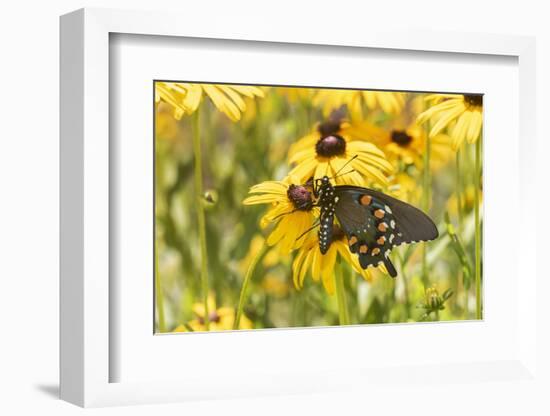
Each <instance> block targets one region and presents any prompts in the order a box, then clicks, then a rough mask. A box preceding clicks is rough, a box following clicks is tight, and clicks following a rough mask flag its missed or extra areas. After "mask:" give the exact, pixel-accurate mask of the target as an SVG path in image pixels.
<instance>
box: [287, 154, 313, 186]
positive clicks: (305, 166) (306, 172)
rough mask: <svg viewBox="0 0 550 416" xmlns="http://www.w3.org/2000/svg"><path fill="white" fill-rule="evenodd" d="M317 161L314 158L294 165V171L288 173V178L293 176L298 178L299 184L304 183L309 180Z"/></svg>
mask: <svg viewBox="0 0 550 416" xmlns="http://www.w3.org/2000/svg"><path fill="white" fill-rule="evenodd" d="M316 165H317V160H316V158H315V157H312V158H309V159H307V160H304V161H303V162H302V163H300V164H298V165H296V167H294V169H292V170H291V171H290V172H289V174H288V175H289V176H295V177H296V178H299V181H300V183H305V182H306V181H307V180H308V179H309V178H311V177H312V176H313V173H314V171H315V167H316Z"/></svg>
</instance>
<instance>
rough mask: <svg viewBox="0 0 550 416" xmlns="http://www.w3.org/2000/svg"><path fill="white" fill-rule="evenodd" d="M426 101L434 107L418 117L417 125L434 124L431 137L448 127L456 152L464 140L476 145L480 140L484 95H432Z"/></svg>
mask: <svg viewBox="0 0 550 416" xmlns="http://www.w3.org/2000/svg"><path fill="white" fill-rule="evenodd" d="M426 100H428V101H430V102H431V103H432V104H434V105H433V106H432V107H430V108H429V109H427V110H426V111H424V112H423V113H421V114H420V115H419V116H418V118H417V123H418V124H423V123H425V122H427V121H428V120H431V121H432V122H433V125H432V127H431V129H430V137H435V136H437V135H438V134H439V133H440V132H441V131H443V129H444V128H446V127H447V128H448V132H449V136H451V138H452V146H453V149H454V150H457V149H459V148H460V146H461V145H462V143H464V140H466V141H467V142H468V143H475V142H476V141H477V140H478V139H479V136H480V133H481V127H482V125H483V114H482V111H483V96H482V95H474V94H461V95H457V94H432V95H429V96H428V97H426Z"/></svg>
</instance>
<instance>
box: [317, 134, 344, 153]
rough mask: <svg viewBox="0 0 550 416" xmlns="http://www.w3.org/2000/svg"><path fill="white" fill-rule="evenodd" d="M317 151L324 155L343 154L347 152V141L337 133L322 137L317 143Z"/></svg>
mask: <svg viewBox="0 0 550 416" xmlns="http://www.w3.org/2000/svg"><path fill="white" fill-rule="evenodd" d="M315 151H316V152H317V155H319V156H323V157H332V156H339V155H343V154H344V153H345V152H346V141H345V140H344V138H343V137H342V136H339V135H337V134H332V135H330V136H326V137H321V138H320V139H319V141H318V142H317V144H316V145H315Z"/></svg>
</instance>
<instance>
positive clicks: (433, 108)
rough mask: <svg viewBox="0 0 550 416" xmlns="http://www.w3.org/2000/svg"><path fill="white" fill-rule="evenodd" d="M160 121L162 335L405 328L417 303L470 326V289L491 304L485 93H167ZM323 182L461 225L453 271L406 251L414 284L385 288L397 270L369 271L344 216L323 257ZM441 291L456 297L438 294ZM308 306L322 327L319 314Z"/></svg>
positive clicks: (163, 86)
mask: <svg viewBox="0 0 550 416" xmlns="http://www.w3.org/2000/svg"><path fill="white" fill-rule="evenodd" d="M155 110H156V112H155V117H156V118H155V139H156V141H155V152H156V157H157V159H156V161H157V164H156V176H155V181H156V182H155V183H156V185H157V186H156V191H157V192H156V197H155V198H156V199H155V201H156V204H155V210H156V216H157V221H156V225H155V227H156V228H155V229H156V233H157V234H156V238H157V240H158V242H159V249H158V251H157V253H159V254H157V256H159V258H156V261H157V262H158V263H159V266H158V267H159V271H157V272H156V276H157V277H158V276H161V277H162V278H161V279H160V280H159V282H158V285H159V287H158V290H156V297H157V299H156V302H157V303H156V307H157V311H158V315H157V325H158V328H159V329H160V330H161V332H162V331H165V330H169V331H175V332H193V331H212V330H229V329H249V328H264V327H271V326H276V327H279V326H281V325H288V322H292V324H291V325H308V324H309V325H311V324H317V323H318V322H321V323H322V324H327V323H328V324H333V323H334V322H336V321H337V319H338V318H339V322H340V323H346V322H348V323H349V322H351V321H354V322H361V323H363V322H367V321H368V322H381V321H383V320H387V321H392V322H397V321H399V319H402V320H401V321H406V320H411V319H412V316H411V306H412V307H414V304H418V302H419V299H420V304H421V305H422V306H421V309H423V312H424V315H422V317H421V319H427V318H434V317H435V318H434V319H439V314H440V313H441V314H442V315H446V314H451V313H455V312H456V311H458V310H461V308H463V309H464V310H465V311H466V312H465V313H464V316H465V317H468V316H469V317H472V315H473V313H472V314H470V315H468V313H467V312H468V305H473V304H474V302H473V300H472V299H471V297H472V296H470V295H472V293H470V292H469V288H470V287H473V283H474V279H475V282H476V287H477V288H476V291H477V292H479V291H480V289H479V287H480V280H481V260H480V253H481V237H480V235H481V226H480V224H481V218H480V206H481V201H482V185H481V176H482V168H481V140H480V138H481V135H482V124H483V96H482V95H479V94H478V95H476V94H432V93H429V94H424V93H415V92H410V93H405V92H392V91H374V90H357V89H329V88H327V89H323V88H319V89H317V88H294V87H274V86H271V87H266V86H253V85H234V84H205V83H185V82H172V81H157V82H155ZM324 176H327V177H329V178H330V182H331V184H332V185H335V186H338V185H349V186H358V187H365V188H371V189H375V190H377V191H381V192H383V193H385V194H388V195H391V196H393V197H395V198H398V199H400V200H403V201H406V202H408V203H410V204H411V205H413V206H416V207H418V208H420V209H421V210H422V211H424V212H426V213H428V214H429V215H430V217H431V218H433V219H434V222H436V224H437V226H438V228H439V229H440V230H444V229H446V228H445V225H447V227H449V226H450V225H453V222H454V225H455V228H454V229H455V231H456V238H454V237H453V236H454V234H452V233H450V232H448V231H447V232H446V235H445V238H446V240H445V241H438V242H437V243H440V242H441V244H437V245H438V247H437V250H436V249H434V250H433V253H437V256H442V254H441V253H442V252H444V256H445V259H444V260H440V259H439V258H438V259H435V260H434V258H435V257H436V255H435V254H433V255H432V256H429V255H427V254H426V252H427V250H428V249H427V248H426V247H427V246H426V245H424V244H418V245H414V246H408V247H405V246H403V247H398V248H395V250H394V251H393V252H392V253H391V256H392V259H391V260H392V262H393V263H394V264H395V265H396V266H397V267H396V268H397V270H398V271H399V276H400V277H402V278H403V279H404V283H403V282H402V281H401V280H397V282H398V284H397V285H396V284H395V283H391V282H395V281H394V280H391V279H389V278H387V279H386V278H385V279H377V277H378V276H383V275H384V274H386V273H387V271H386V269H385V268H384V266H383V265H380V266H378V267H370V268H368V269H363V268H362V267H361V265H360V264H359V261H358V256H357V254H354V253H352V252H351V251H350V241H348V238H347V237H346V234H345V233H344V231H343V229H342V228H343V227H342V226H341V225H340V224H339V222H338V218H335V219H334V224H333V229H332V234H331V239H330V244H329V246H328V249H327V250H326V252H325V253H324V254H322V253H321V250H320V247H319V244H320V242H319V238H318V224H319V222H320V207H319V200H318V198H317V193H316V192H315V191H316V185H315V184H316V182H315V180H316V179H320V178H322V177H324ZM203 183H204V185H203ZM189 190H193V192H189ZM247 190H248V194H247V195H246V191H247ZM243 204H244V205H245V206H246V207H243ZM252 205H253V206H261V207H263V210H259V211H256V210H254V209H251V208H250V207H249V206H252ZM188 213H190V214H189V215H188ZM194 215H196V217H194ZM258 225H259V226H258ZM458 237H460V238H458ZM442 240H443V239H442ZM243 243H244V244H245V245H244V246H243ZM435 245H436V244H435V243H434V245H433V246H435ZM447 246H448V247H449V248H450V249H452V250H446V249H447ZM417 247H418V248H422V249H418V250H417V249H416V248H417ZM428 247H429V246H428ZM431 250H432V249H431V248H430V253H429V254H432V251H431ZM448 253H450V254H448ZM195 260H196V261H195ZM457 265H458V266H459V268H457V267H456V266H457ZM257 266H258V267H259V268H260V269H261V271H262V273H260V272H259V270H258V271H256V267H257ZM209 268H210V270H209ZM456 270H459V271H458V272H456ZM359 276H360V277H361V278H362V279H357V277H359ZM441 276H443V277H441ZM459 279H462V282H460V284H458V283H459ZM342 282H344V283H342ZM365 282H368V283H365ZM416 282H421V284H417V283H416ZM436 283H437V285H438V286H439V287H447V286H448V287H452V289H453V292H451V291H445V292H443V295H439V292H437V291H436V290H435V289H433V287H435V286H434V285H435V284H436ZM407 284H408V285H410V286H409V287H407ZM390 285H393V289H388V288H389V286H390ZM403 285H404V286H405V287H404V288H403ZM398 286H399V287H398ZM419 287H421V288H422V289H421V292H420V291H419V290H416V289H418V288H419ZM342 288H343V291H344V293H347V296H348V297H349V299H351V300H350V305H349V306H350V308H349V309H350V310H351V311H354V312H353V314H354V316H353V317H352V319H351V320H350V319H349V318H350V317H349V316H346V305H342V302H343V303H345V302H346V300H345V299H340V295H341V293H342ZM385 290H394V291H395V292H394V293H393V294H392V295H391V296H390V295H388V294H386V293H385V292H384V291H385ZM247 291H248V292H249V293H248V294H247ZM367 292H368V293H370V294H369V295H366V294H365V293H367ZM381 292H384V294H383V295H380V293H381ZM477 292H476V295H477ZM451 293H454V295H453V296H452V297H451V295H450V294H451ZM259 294H260V295H259ZM325 294H328V295H333V294H335V295H336V296H333V297H331V296H325ZM267 295H269V296H267ZM367 297H368V299H367ZM374 297H378V300H376V299H374ZM409 297H410V298H409ZM291 299H292V302H295V304H292V306H289V305H288V303H289V302H290V300H291ZM380 299H383V305H382V303H381V302H382V300H380ZM396 299H398V301H396ZM405 300H406V301H405ZM399 301H400V302H401V304H402V305H405V306H404V307H403V308H402V310H400V311H398V312H395V311H394V312H392V313H398V314H401V315H400V318H399V319H395V320H394V315H391V314H390V310H391V308H392V305H393V306H394V305H397V304H398V303H399ZM163 302H164V305H171V306H164V307H163V306H162V303H163ZM285 302H287V303H285ZM392 302H393V303H392ZM480 302H481V301H480V299H479V298H477V297H476V309H477V310H476V316H478V317H479V316H480V314H481V306H480ZM367 303H368V304H369V305H370V307H369V308H370V309H369V310H367V309H366V307H365V305H366V304H367ZM446 303H447V304H448V305H449V307H447V308H445V304H446ZM283 304H284V305H283ZM306 304H309V305H314V304H315V305H317V308H318V311H319V312H318V315H316V316H313V313H312V312H311V311H309V312H308V313H309V316H306V315H308V313H304V309H306V306H304V305H306ZM320 304H322V306H319V305H320ZM457 304H458V306H457ZM220 305H222V306H220ZM334 305H337V306H338V314H339V315H338V316H337V315H336V312H335V309H336V308H335V306H334ZM276 308H280V310H279V311H280V313H279V314H278V315H276V318H274V319H272V318H271V317H268V316H267V315H268V313H267V312H265V311H268V310H271V309H273V310H275V309H276ZM314 308H315V306H314ZM331 308H332V309H331ZM384 308H385V309H384ZM163 309H166V313H164V312H163ZM290 309H292V310H293V311H295V310H298V312H292V314H291V313H289V312H288V311H289V310H290ZM383 309H384V310H385V312H383ZM161 312H162V313H161ZM245 313H246V314H245ZM461 313H462V312H461ZM321 314H324V315H322V318H319V316H321ZM274 316H275V314H274ZM281 316H283V317H284V319H283V318H281ZM304 316H305V317H304ZM449 316H450V315H449ZM277 319H281V321H278V320H277ZM443 319H445V318H443ZM279 322H283V323H281V324H280V323H279Z"/></svg>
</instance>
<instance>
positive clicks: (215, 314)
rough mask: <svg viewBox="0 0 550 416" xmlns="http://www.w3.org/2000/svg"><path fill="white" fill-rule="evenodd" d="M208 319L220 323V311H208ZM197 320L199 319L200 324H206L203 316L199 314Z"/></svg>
mask: <svg viewBox="0 0 550 416" xmlns="http://www.w3.org/2000/svg"><path fill="white" fill-rule="evenodd" d="M208 320H209V321H210V322H214V323H218V322H220V315H218V312H216V311H211V312H209V313H208ZM197 321H199V324H201V325H204V318H203V317H202V316H199V317H198V319H197Z"/></svg>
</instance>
